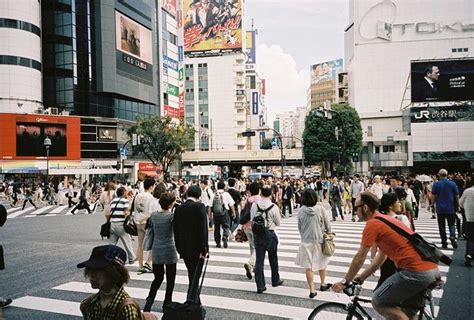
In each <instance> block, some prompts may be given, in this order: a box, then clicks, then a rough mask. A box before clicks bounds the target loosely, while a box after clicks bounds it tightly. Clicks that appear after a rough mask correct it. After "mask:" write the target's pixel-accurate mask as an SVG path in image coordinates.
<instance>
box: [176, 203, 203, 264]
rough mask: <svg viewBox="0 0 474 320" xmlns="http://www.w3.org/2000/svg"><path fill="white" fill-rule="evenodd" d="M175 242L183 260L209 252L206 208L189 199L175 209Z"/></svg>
mask: <svg viewBox="0 0 474 320" xmlns="http://www.w3.org/2000/svg"><path fill="white" fill-rule="evenodd" d="M173 228H174V241H175V244H176V250H177V251H178V253H179V255H180V256H181V258H193V257H197V256H199V254H200V253H207V252H209V244H208V233H209V231H208V224H207V212H206V207H205V206H204V204H202V203H201V202H196V201H193V200H190V199H188V200H187V201H186V202H185V203H183V204H182V205H180V206H179V207H177V208H176V209H175V212H174V220H173Z"/></svg>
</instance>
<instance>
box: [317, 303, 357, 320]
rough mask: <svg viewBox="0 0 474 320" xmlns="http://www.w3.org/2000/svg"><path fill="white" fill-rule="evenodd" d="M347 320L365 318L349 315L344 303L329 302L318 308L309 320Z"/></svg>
mask: <svg viewBox="0 0 474 320" xmlns="http://www.w3.org/2000/svg"><path fill="white" fill-rule="evenodd" d="M313 319H317V320H346V319H357V320H362V319H363V318H362V317H361V316H360V315H359V314H357V313H356V314H352V313H351V314H349V311H348V310H347V306H346V305H345V304H343V303H336V302H327V303H323V304H322V305H320V306H317V307H316V308H315V309H314V310H313V312H311V314H310V315H309V317H308V320H313Z"/></svg>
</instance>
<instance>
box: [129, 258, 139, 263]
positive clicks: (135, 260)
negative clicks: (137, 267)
mask: <svg viewBox="0 0 474 320" xmlns="http://www.w3.org/2000/svg"><path fill="white" fill-rule="evenodd" d="M137 261H138V258H135V259H133V260H128V264H134V263H135V262H137Z"/></svg>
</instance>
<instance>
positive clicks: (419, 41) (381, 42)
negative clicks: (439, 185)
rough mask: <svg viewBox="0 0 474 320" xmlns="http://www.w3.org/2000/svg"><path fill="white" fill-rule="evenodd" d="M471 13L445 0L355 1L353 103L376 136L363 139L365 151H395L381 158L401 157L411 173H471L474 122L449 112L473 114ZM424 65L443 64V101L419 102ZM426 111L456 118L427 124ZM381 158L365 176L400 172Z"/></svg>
mask: <svg viewBox="0 0 474 320" xmlns="http://www.w3.org/2000/svg"><path fill="white" fill-rule="evenodd" d="M473 12H474V3H473V2H472V1H469V0H459V1H456V2H455V5H453V3H451V2H446V1H441V0H435V1H431V2H430V3H429V5H427V3H426V2H423V1H408V0H393V1H378V0H373V1H351V2H350V19H351V20H350V24H349V26H348V27H347V28H346V30H345V61H346V70H347V73H348V79H349V86H348V89H349V103H350V105H352V106H354V107H355V108H356V110H357V111H358V112H359V113H360V115H361V120H362V123H363V128H362V129H363V130H364V131H365V132H370V131H372V137H369V136H368V135H367V134H364V146H365V147H366V148H367V149H374V150H375V148H377V147H378V148H379V149H380V148H382V149H383V148H384V146H386V145H390V147H385V149H386V150H390V153H392V154H391V155H386V156H384V157H388V158H390V159H392V158H393V159H395V158H396V159H399V158H403V160H400V161H407V164H408V165H409V166H412V168H411V169H412V170H413V171H420V170H424V171H436V170H437V169H438V168H439V167H440V166H450V167H452V168H462V169H463V170H466V169H470V168H471V167H472V165H473V164H474V163H473V160H474V159H473V158H472V157H471V156H472V151H473V150H474V136H473V132H474V122H472V121H470V120H469V117H462V118H455V117H453V116H452V114H454V113H456V112H459V111H462V112H465V110H469V112H472V109H470V108H472V100H473V99H474V98H472V97H470V96H469V95H467V94H465V93H466V92H468V91H469V89H468V88H469V87H470V88H471V91H472V88H473V87H474V84H473V82H472V78H471V76H470V75H471V74H472V72H473V70H474V67H472V66H474V64H473V63H472V60H473V57H474V56H473V51H474V16H473ZM422 66H424V67H425V68H426V67H427V66H437V67H438V66H439V68H440V74H441V75H440V76H439V83H438V84H439V85H440V86H444V87H443V97H440V98H431V99H428V100H424V101H421V100H420V99H419V98H418V90H419V88H420V84H422V83H423V82H424V83H426V80H423V76H424V74H423V72H424V68H421V67H422ZM462 77H465V78H464V80H462V79H463V78H462ZM418 79H420V80H418ZM420 81H421V82H420ZM440 91H441V87H440ZM412 92H413V95H412ZM449 93H452V94H449ZM448 96H449V97H448ZM456 106H458V107H456ZM460 106H462V108H460ZM433 108H435V109H433ZM402 111H403V112H402ZM420 112H423V114H422V117H424V118H425V119H423V120H421V121H420V120H419V119H417V117H420ZM426 112H428V113H430V115H433V114H435V115H438V116H439V115H440V114H445V112H446V115H447V114H448V113H449V114H451V116H445V117H444V116H443V117H442V119H439V118H437V117H433V116H430V117H429V119H426V117H425V115H426ZM385 113H388V116H385V115H384V114H385ZM374 114H380V116H378V117H377V119H378V120H377V122H380V123H381V124H380V125H377V127H378V128H379V129H377V128H376V126H375V125H372V123H373V121H375V120H374V118H373V115H374ZM393 115H395V117H396V118H399V119H398V120H397V123H398V124H397V125H393V121H395V120H394V116H393ZM412 120H415V121H412ZM385 123H386V125H384V124H385ZM400 124H403V126H400ZM369 126H372V128H371V129H370V128H369ZM377 130H380V131H379V132H377ZM400 130H403V131H402V132H400ZM374 137H378V139H379V141H374ZM461 141H462V143H460V142H461ZM370 144H373V145H372V147H370ZM398 145H404V147H400V148H399V147H397V146H398ZM367 149H365V150H367ZM428 150H432V152H429V151H428ZM400 152H402V153H403V155H400V154H399V153H400ZM373 155H374V154H373ZM364 157H365V158H367V157H370V154H369V153H368V152H366V153H365V154H363V155H362V159H364ZM377 157H380V156H376V157H375V158H368V161H369V162H368V163H369V164H370V166H368V167H367V166H366V164H364V166H366V169H368V171H398V168H399V165H400V163H398V162H397V163H395V162H392V163H391V164H388V163H385V164H383V163H380V162H379V160H378V158H377ZM411 159H412V160H413V161H411ZM394 161H399V160H394ZM387 165H388V166H387Z"/></svg>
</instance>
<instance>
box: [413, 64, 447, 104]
mask: <svg viewBox="0 0 474 320" xmlns="http://www.w3.org/2000/svg"><path fill="white" fill-rule="evenodd" d="M439 76H440V73H439V68H438V67H437V66H434V65H429V66H428V67H427V68H426V69H425V71H424V77H423V79H421V80H420V81H419V82H418V83H416V84H415V87H414V92H413V97H412V101H414V102H424V101H436V100H438V97H439V89H438V84H437V82H438V79H439Z"/></svg>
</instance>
